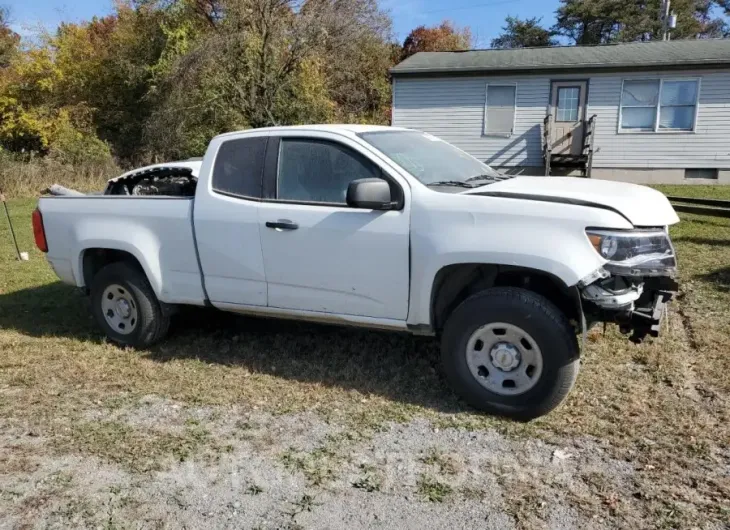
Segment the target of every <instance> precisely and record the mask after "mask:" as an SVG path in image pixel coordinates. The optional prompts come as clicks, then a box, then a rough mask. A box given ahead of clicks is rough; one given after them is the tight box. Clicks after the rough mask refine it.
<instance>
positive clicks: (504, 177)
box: [464, 173, 514, 182]
mask: <svg viewBox="0 0 730 530" xmlns="http://www.w3.org/2000/svg"><path fill="white" fill-rule="evenodd" d="M511 178H514V175H502V174H501V173H498V174H497V175H486V174H485V175H477V176H476V177H470V178H468V179H466V180H465V181H464V182H475V181H477V180H491V181H492V182H495V181H499V180H507V179H511Z"/></svg>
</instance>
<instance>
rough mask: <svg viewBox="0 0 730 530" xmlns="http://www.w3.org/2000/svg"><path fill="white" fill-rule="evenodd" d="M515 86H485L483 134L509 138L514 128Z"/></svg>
mask: <svg viewBox="0 0 730 530" xmlns="http://www.w3.org/2000/svg"><path fill="white" fill-rule="evenodd" d="M516 99H517V87H516V86H515V85H487V102H486V105H485V112H486V114H485V119H484V122H485V123H484V134H493V135H499V136H511V135H512V133H513V131H514V127H515V104H516Z"/></svg>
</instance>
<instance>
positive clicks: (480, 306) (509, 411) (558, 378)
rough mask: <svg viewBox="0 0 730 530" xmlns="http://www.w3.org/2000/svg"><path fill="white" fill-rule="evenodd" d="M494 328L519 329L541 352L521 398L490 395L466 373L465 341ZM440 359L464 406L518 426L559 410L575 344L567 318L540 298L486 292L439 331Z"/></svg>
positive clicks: (573, 373)
mask: <svg viewBox="0 0 730 530" xmlns="http://www.w3.org/2000/svg"><path fill="white" fill-rule="evenodd" d="M494 322H500V323H506V324H512V325H513V326H517V327H519V328H521V329H522V330H524V331H525V332H527V333H528V334H529V335H530V336H531V337H532V338H533V340H534V341H535V342H536V343H537V345H538V347H539V348H540V350H541V352H542V360H543V368H542V373H541V374H540V375H539V378H538V379H537V382H536V383H534V386H533V387H532V388H530V389H529V390H527V391H526V392H524V393H522V394H518V395H510V396H505V395H501V394H498V393H496V392H492V391H490V390H489V389H487V388H485V386H482V385H481V384H480V383H479V381H477V378H476V376H474V375H472V372H471V370H470V369H469V365H468V362H467V355H466V351H467V344H468V342H469V338H470V337H471V336H472V334H473V333H474V332H476V331H477V330H478V329H479V328H481V327H482V326H485V325H487V324H490V323H494ZM441 357H442V361H443V365H444V371H445V373H446V377H447V379H448V380H449V382H450V384H451V386H452V388H453V389H454V390H455V391H456V393H457V394H459V395H460V396H461V397H462V398H463V399H464V401H466V402H467V403H468V404H469V405H471V406H472V407H474V408H476V409H479V410H481V411H484V412H487V413H490V414H496V415H500V416H507V417H509V418H512V419H516V420H520V421H528V420H531V419H534V418H537V417H539V416H543V415H545V414H547V413H548V412H550V411H551V410H553V409H555V408H556V407H557V406H558V405H560V403H561V402H562V401H563V399H565V397H566V396H567V395H568V393H569V392H570V390H571V388H573V384H574V383H575V380H576V377H577V376H578V368H579V348H578V342H577V340H576V337H575V332H574V329H573V327H572V326H571V325H570V322H568V319H567V318H566V316H565V315H564V314H563V313H562V312H561V311H560V310H559V309H558V308H557V307H555V305H554V304H553V303H551V302H550V301H549V300H547V299H546V298H545V297H543V296H540V295H538V294H536V293H533V292H531V291H527V290H525V289H518V288H513V287H498V288H493V289H487V290H485V291H482V292H479V293H477V294H475V295H473V296H471V297H470V298H468V299H467V300H465V301H464V302H462V303H461V304H460V305H459V306H458V307H457V308H456V309H455V310H454V311H453V313H452V314H451V315H450V316H449V318H448V320H447V321H446V325H445V326H444V330H443V335H442V339H441Z"/></svg>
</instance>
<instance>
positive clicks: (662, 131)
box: [616, 77, 702, 134]
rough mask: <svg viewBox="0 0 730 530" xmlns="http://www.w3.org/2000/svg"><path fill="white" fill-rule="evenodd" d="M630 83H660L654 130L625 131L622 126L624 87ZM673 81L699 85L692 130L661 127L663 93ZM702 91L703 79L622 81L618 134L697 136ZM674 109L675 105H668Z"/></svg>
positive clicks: (633, 78)
mask: <svg viewBox="0 0 730 530" xmlns="http://www.w3.org/2000/svg"><path fill="white" fill-rule="evenodd" d="M627 81H629V82H631V81H659V93H658V94H657V103H656V106H655V107H654V108H655V109H656V115H655V116H654V127H653V128H652V129H625V128H623V126H622V123H623V110H624V105H623V96H624V85H625V84H626V82H627ZM665 81H667V82H671V81H695V82H696V83H697V97H696V98H695V104H694V107H695V112H694V118H693V121H692V128H691V129H662V128H660V127H659V122H660V121H661V115H662V114H661V113H662V91H663V90H664V82H665ZM701 91H702V77H627V78H623V79H621V93H620V94H619V100H618V123H617V124H616V132H617V134H696V133H697V121H698V119H699V115H700V95H701ZM666 106H668V107H673V106H675V105H666ZM676 106H688V105H676ZM629 108H649V107H631V106H629Z"/></svg>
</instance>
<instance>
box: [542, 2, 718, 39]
mask: <svg viewBox="0 0 730 530" xmlns="http://www.w3.org/2000/svg"><path fill="white" fill-rule="evenodd" d="M713 5H714V2H713V1H712V0H673V1H672V11H673V12H674V13H676V14H677V21H678V22H677V28H676V29H675V30H673V31H672V38H673V39H693V38H708V37H722V36H723V35H724V34H725V33H726V32H727V28H726V24H725V22H724V20H722V19H720V18H715V17H713V16H712V7H713ZM553 31H554V32H555V33H557V34H559V35H563V36H566V37H568V38H570V39H571V40H573V41H574V42H575V43H576V44H583V45H585V44H605V43H611V42H630V41H648V40H661V39H662V36H663V28H662V22H661V0H634V1H625V0H561V5H560V7H559V8H558V11H557V20H556V23H555V26H554V27H553Z"/></svg>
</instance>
